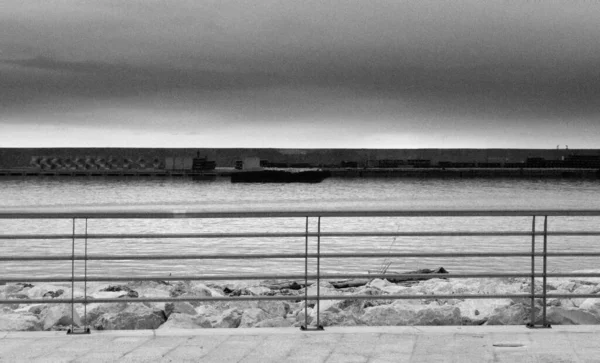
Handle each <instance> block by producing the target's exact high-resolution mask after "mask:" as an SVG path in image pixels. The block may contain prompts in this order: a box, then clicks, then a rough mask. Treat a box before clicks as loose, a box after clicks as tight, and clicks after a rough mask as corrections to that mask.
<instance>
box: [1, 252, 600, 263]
mask: <svg viewBox="0 0 600 363" xmlns="http://www.w3.org/2000/svg"><path fill="white" fill-rule="evenodd" d="M532 255H533V256H537V257H542V256H544V253H543V252H535V253H533V254H532V253H531V252H462V253H454V252H432V253H427V252H417V253H387V252H380V253H376V252H371V253H321V254H320V255H319V254H317V253H309V254H308V255H306V254H304V253H252V254H226V255H220V254H207V255H193V254H185V255H120V256H115V255H91V256H90V255H88V256H87V257H86V256H84V255H78V256H74V257H73V256H72V255H54V256H52V255H50V256H48V255H34V256H20V255H19V256H0V261H71V260H75V261H84V260H88V261H120V260H243V259H269V258H281V259H297V258H305V257H308V258H319V257H320V258H382V257H383V258H392V257H403V258H413V257H433V258H437V257H531V256H532ZM546 256H555V257H568V256H580V257H599V256H600V252H548V253H547V254H546Z"/></svg>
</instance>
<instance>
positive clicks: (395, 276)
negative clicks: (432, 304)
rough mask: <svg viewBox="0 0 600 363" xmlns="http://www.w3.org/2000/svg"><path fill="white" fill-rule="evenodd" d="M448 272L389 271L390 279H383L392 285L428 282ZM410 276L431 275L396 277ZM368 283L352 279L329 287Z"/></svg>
mask: <svg viewBox="0 0 600 363" xmlns="http://www.w3.org/2000/svg"><path fill="white" fill-rule="evenodd" d="M447 273H448V271H446V269H445V268H443V267H440V268H437V269H435V270H430V269H428V268H425V269H421V270H416V271H409V272H392V271H389V272H387V273H386V274H389V275H391V276H390V277H386V278H385V279H386V280H388V281H389V282H392V283H395V284H397V283H400V282H408V281H422V280H429V279H433V278H436V277H438V276H436V275H440V274H447ZM409 274H410V275H412V274H420V275H425V274H427V275H429V274H430V275H432V276H431V277H429V276H418V277H413V276H406V277H404V276H398V275H409ZM369 281H371V280H370V279H354V280H343V281H334V282H331V285H333V287H335V288H336V289H343V288H346V287H358V286H363V285H366V284H368V283H369Z"/></svg>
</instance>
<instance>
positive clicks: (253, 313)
mask: <svg viewBox="0 0 600 363" xmlns="http://www.w3.org/2000/svg"><path fill="white" fill-rule="evenodd" d="M268 317H269V316H268V315H267V313H266V312H265V311H264V310H262V309H258V308H254V309H246V310H244V312H243V314H242V319H241V320H240V325H239V328H250V327H253V326H254V325H256V324H257V323H259V322H261V321H262V320H266V319H267V318H268Z"/></svg>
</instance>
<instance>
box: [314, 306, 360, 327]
mask: <svg viewBox="0 0 600 363" xmlns="http://www.w3.org/2000/svg"><path fill="white" fill-rule="evenodd" d="M312 322H313V323H314V324H316V318H315V319H313V320H312ZM319 324H320V325H322V326H357V325H363V322H362V320H361V319H360V317H358V316H357V315H356V314H354V313H353V312H351V311H333V310H328V311H325V312H323V313H322V314H321V316H320V318H319Z"/></svg>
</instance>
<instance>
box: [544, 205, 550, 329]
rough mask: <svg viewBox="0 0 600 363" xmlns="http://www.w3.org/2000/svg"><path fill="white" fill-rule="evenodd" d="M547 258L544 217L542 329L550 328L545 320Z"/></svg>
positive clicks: (546, 225)
mask: <svg viewBox="0 0 600 363" xmlns="http://www.w3.org/2000/svg"><path fill="white" fill-rule="evenodd" d="M547 257H548V216H544V274H543V284H544V289H543V293H542V294H543V297H542V311H543V312H542V316H543V320H542V323H543V327H544V328H551V326H550V324H548V321H547V320H546V290H547V287H546V268H547V265H548V264H547Z"/></svg>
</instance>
